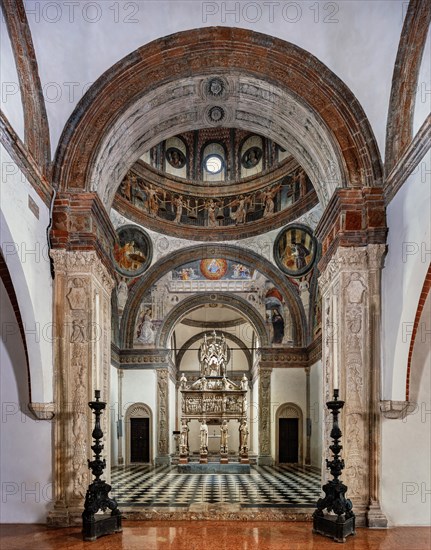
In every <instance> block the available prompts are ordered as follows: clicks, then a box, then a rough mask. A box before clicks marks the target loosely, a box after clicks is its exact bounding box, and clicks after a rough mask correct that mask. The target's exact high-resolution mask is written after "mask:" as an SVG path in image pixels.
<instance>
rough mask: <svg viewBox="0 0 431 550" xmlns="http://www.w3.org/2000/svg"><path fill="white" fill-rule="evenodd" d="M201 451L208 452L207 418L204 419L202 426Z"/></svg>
mask: <svg viewBox="0 0 431 550" xmlns="http://www.w3.org/2000/svg"><path fill="white" fill-rule="evenodd" d="M200 432H201V453H202V452H204V453H207V452H208V426H207V423H206V422H205V420H202V424H201V428H200Z"/></svg>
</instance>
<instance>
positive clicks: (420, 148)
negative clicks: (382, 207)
mask: <svg viewBox="0 0 431 550" xmlns="http://www.w3.org/2000/svg"><path fill="white" fill-rule="evenodd" d="M430 147H431V114H429V115H428V117H427V118H426V119H425V121H424V123H423V124H422V126H421V127H420V128H419V130H418V133H417V134H416V135H415V137H414V138H413V140H412V141H411V142H410V144H409V145H408V147H406V148H405V150H404V151H403V154H402V155H401V157H400V158H399V160H398V162H397V163H396V164H395V166H394V167H393V168H392V170H391V171H390V173H389V174H388V176H387V178H386V180H385V185H384V198H385V204H386V205H387V204H389V203H390V202H391V200H392V199H393V198H394V197H395V195H396V194H397V193H398V191H399V190H400V189H401V187H402V185H403V184H404V183H405V181H406V180H407V178H408V177H409V176H410V174H411V173H412V172H413V170H414V169H415V168H416V166H418V164H419V162H420V161H421V160H422V159H423V157H424V156H425V154H426V152H427V151H429V149H430Z"/></svg>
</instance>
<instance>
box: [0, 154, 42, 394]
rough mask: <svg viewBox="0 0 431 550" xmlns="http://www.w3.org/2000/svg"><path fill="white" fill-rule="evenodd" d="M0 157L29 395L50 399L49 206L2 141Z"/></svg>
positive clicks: (4, 229)
mask: <svg viewBox="0 0 431 550" xmlns="http://www.w3.org/2000/svg"><path fill="white" fill-rule="evenodd" d="M0 161H1V170H2V181H1V190H0V208H1V214H0V224H1V225H0V240H1V242H0V245H1V248H2V251H3V255H4V258H5V261H6V264H7V266H8V269H9V272H10V274H11V278H12V282H13V285H14V288H15V293H16V295H17V299H18V303H19V306H20V310H21V316H22V320H23V323H24V327H25V333H26V341H27V347H28V351H29V357H30V375H31V386H32V400H33V401H34V402H40V403H43V402H51V401H52V400H53V385H52V279H51V273H50V262H49V255H48V243H47V234H46V229H47V227H48V225H49V210H48V208H47V207H46V206H45V204H44V203H43V201H42V200H41V199H40V197H39V196H38V194H37V193H36V191H35V190H34V188H33V187H32V186H31V185H30V183H29V182H28V181H27V180H26V179H25V177H24V175H23V174H22V172H21V171H20V170H19V169H18V167H17V166H16V165H15V163H14V162H13V161H12V159H11V157H10V156H9V155H8V153H7V152H6V150H5V149H4V148H3V147H1V148H0ZM29 196H30V197H31V198H32V199H33V200H34V202H35V203H36V204H37V206H38V208H39V219H37V218H36V216H35V215H34V214H33V213H32V212H31V210H30V209H29V207H28V201H29Z"/></svg>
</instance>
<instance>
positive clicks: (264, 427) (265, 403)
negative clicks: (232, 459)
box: [258, 368, 273, 464]
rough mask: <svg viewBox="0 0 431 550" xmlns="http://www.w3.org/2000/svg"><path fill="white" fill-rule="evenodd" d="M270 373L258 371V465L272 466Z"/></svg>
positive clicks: (270, 370)
mask: <svg viewBox="0 0 431 550" xmlns="http://www.w3.org/2000/svg"><path fill="white" fill-rule="evenodd" d="M271 372H272V369H262V368H260V369H259V374H258V384H259V458H258V461H259V464H272V463H273V459H272V456H271Z"/></svg>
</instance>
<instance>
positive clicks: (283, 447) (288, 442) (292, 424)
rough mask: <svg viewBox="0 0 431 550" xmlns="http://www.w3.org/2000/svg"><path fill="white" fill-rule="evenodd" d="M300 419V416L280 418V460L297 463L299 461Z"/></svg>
mask: <svg viewBox="0 0 431 550" xmlns="http://www.w3.org/2000/svg"><path fill="white" fill-rule="evenodd" d="M298 449H299V420H298V418H279V424H278V461H279V462H280V463H281V464H283V463H296V462H298V461H299V457H298Z"/></svg>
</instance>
